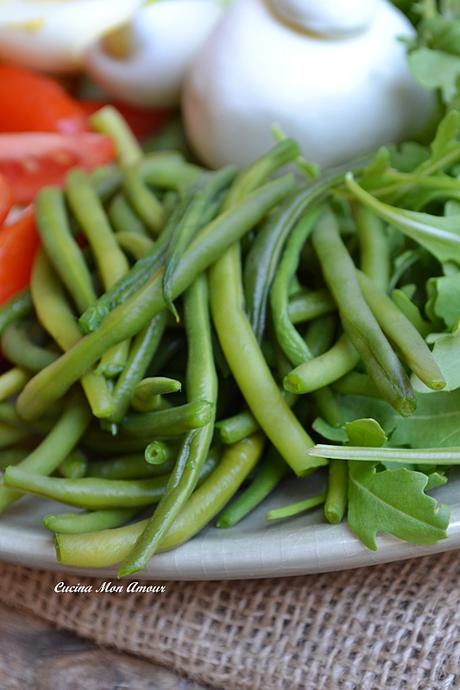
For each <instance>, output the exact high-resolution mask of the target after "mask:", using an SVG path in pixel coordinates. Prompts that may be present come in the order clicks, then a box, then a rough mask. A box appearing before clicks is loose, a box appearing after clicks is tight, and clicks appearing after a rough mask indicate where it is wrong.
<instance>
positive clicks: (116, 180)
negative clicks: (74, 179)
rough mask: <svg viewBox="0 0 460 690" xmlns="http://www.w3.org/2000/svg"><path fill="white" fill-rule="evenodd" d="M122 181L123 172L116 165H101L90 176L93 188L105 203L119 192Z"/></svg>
mask: <svg viewBox="0 0 460 690" xmlns="http://www.w3.org/2000/svg"><path fill="white" fill-rule="evenodd" d="M121 179H122V174H121V171H120V169H119V168H118V167H117V166H115V165H101V166H100V167H99V168H95V169H94V170H93V171H92V172H91V173H90V174H89V180H90V182H91V186H92V187H93V189H94V190H95V192H96V194H97V195H98V197H99V198H100V199H101V201H103V202H104V203H105V202H106V201H109V199H111V198H112V196H113V195H114V194H115V193H116V192H117V191H118V189H119V188H120V186H121Z"/></svg>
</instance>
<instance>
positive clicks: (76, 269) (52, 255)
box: [35, 187, 96, 312]
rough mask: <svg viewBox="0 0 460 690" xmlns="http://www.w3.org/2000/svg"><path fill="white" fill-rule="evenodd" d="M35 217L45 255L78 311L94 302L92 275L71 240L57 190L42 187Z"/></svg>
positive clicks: (62, 202)
mask: <svg viewBox="0 0 460 690" xmlns="http://www.w3.org/2000/svg"><path fill="white" fill-rule="evenodd" d="M35 215H36V219H37V227H38V231H39V233H40V237H41V240H42V242H43V246H44V247H45V251H46V253H47V255H48V257H49V259H50V261H51V262H52V264H53V266H54V268H55V270H56V272H57V273H58V275H59V277H60V278H61V280H62V282H63V283H64V285H65V286H66V288H67V289H68V291H69V292H70V294H71V296H72V298H73V300H74V302H75V304H76V306H77V307H78V310H79V311H81V312H82V311H85V309H87V308H88V307H89V306H90V305H91V304H92V303H93V302H95V300H96V293H95V291H94V287H93V283H92V281H91V275H90V273H89V270H88V267H87V265H86V262H85V259H84V258H83V254H82V252H81V249H80V248H79V246H78V244H77V243H76V241H75V240H74V239H73V237H72V233H71V230H70V225H69V220H68V217H67V212H66V208H65V203H64V195H63V193H62V192H61V190H60V189H58V188H57V187H45V188H43V189H42V190H41V191H40V192H39V193H38V194H37V198H36V200H35Z"/></svg>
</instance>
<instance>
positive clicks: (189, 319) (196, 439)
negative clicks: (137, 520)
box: [118, 275, 217, 576]
mask: <svg viewBox="0 0 460 690" xmlns="http://www.w3.org/2000/svg"><path fill="white" fill-rule="evenodd" d="M184 299H185V329H186V334H187V343H188V364H187V399H188V400H190V401H191V402H192V401H194V400H195V401H197V400H200V399H201V398H206V400H208V401H211V402H212V406H213V407H212V414H211V416H210V418H209V420H208V422H207V424H206V425H204V426H203V427H201V428H200V429H196V430H194V431H192V432H191V433H190V434H187V436H186V438H185V439H184V441H183V443H182V446H181V449H180V451H179V455H178V458H177V461H176V465H175V467H174V469H173V471H172V474H171V477H170V479H169V481H168V486H167V487H166V493H165V495H164V496H163V497H162V499H161V500H160V503H159V504H158V506H157V508H156V510H155V511H154V513H153V515H152V517H151V518H150V520H149V521H148V523H147V525H146V527H145V529H144V531H143V532H142V534H141V535H140V537H139V538H138V540H137V541H136V543H135V545H134V547H133V549H132V551H130V553H129V554H128V556H127V557H126V559H125V560H124V561H123V563H122V565H121V568H120V569H119V571H118V574H119V575H120V576H123V575H129V574H132V573H134V572H137V571H138V570H141V569H142V568H143V567H144V566H145V565H146V564H147V563H148V561H149V560H150V558H151V557H152V556H153V554H154V553H155V551H156V550H157V549H158V546H159V544H160V542H161V540H162V538H163V536H164V535H165V534H166V533H167V531H168V529H169V528H170V527H171V525H172V524H173V522H174V520H175V519H176V517H177V515H178V514H179V512H180V511H181V509H182V507H183V506H184V504H185V503H186V501H187V500H188V499H189V497H190V495H191V494H192V492H193V490H194V489H195V487H196V484H197V481H198V477H199V473H200V471H201V468H202V466H203V464H204V462H205V460H206V458H207V456H208V452H209V448H210V446H211V441H212V437H213V432H214V420H215V414H216V402H217V374H216V369H215V364H214V357H213V347H212V338H211V324H210V317H209V305H208V284H207V280H206V276H204V275H201V276H199V277H198V278H197V279H196V280H195V282H194V283H192V285H191V286H190V287H189V288H188V290H187V291H186V293H185V298H184Z"/></svg>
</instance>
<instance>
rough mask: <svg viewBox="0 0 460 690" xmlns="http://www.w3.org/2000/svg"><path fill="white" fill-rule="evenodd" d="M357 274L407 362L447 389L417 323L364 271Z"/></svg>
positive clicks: (431, 385) (423, 376)
mask: <svg viewBox="0 0 460 690" xmlns="http://www.w3.org/2000/svg"><path fill="white" fill-rule="evenodd" d="M357 275H358V282H359V286H360V288H361V290H362V293H363V296H364V299H365V300H366V302H367V304H368V305H369V307H370V309H371V311H372V313H373V314H374V316H375V318H376V319H377V321H378V323H379V324H380V326H381V328H382V330H383V332H384V333H385V334H386V335H387V337H388V338H389V339H390V340H391V342H392V343H394V345H395V346H396V347H397V348H398V351H399V353H400V356H401V357H402V359H403V360H404V362H405V363H406V364H407V365H408V366H409V367H410V369H412V371H413V372H414V373H415V374H417V376H418V377H419V379H420V380H421V381H423V383H425V384H426V385H427V386H428V387H429V388H432V389H433V390H440V389H442V388H444V387H445V385H446V382H445V380H444V378H443V375H442V372H441V370H440V368H439V366H438V364H437V362H436V360H435V359H434V357H433V355H432V353H431V350H430V349H429V347H428V345H427V344H426V343H425V341H424V339H423V338H422V336H421V335H420V333H419V332H418V330H417V329H416V328H415V326H414V325H413V324H412V323H411V322H410V321H409V319H407V318H406V316H405V315H404V314H403V313H402V312H401V311H400V310H399V309H398V307H397V306H396V305H395V304H394V303H393V302H392V300H391V299H390V297H388V295H386V294H385V293H384V292H382V291H381V290H380V289H379V288H378V287H377V286H376V285H374V283H373V282H372V281H371V280H370V279H369V278H368V277H367V276H366V275H365V274H364V273H362V272H361V271H358V273H357Z"/></svg>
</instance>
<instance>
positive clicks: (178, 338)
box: [147, 331, 185, 377]
mask: <svg viewBox="0 0 460 690" xmlns="http://www.w3.org/2000/svg"><path fill="white" fill-rule="evenodd" d="M184 347H185V342H184V339H183V337H182V334H180V335H176V334H174V335H171V333H168V332H167V331H166V334H165V336H164V338H163V340H162V342H161V349H160V350H159V351H158V352H157V354H156V356H155V359H154V360H153V361H152V362H151V364H150V366H149V368H148V372H147V373H148V374H149V376H152V377H157V376H158V374H159V373H160V372H162V371H164V370H165V366H166V365H167V364H168V363H170V362H174V363H175V362H176V361H177V360H178V359H180V351H181V350H182V349H183V348H184Z"/></svg>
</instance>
